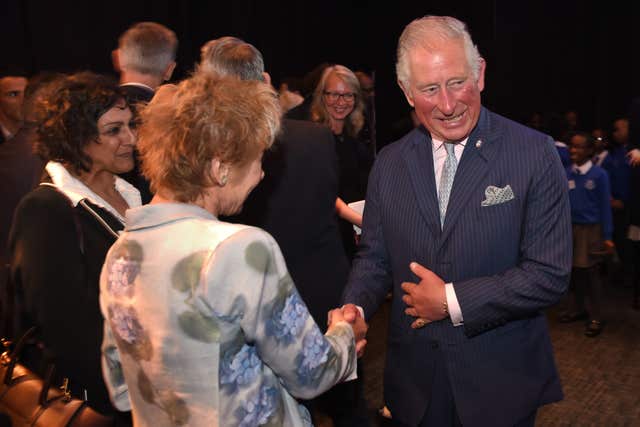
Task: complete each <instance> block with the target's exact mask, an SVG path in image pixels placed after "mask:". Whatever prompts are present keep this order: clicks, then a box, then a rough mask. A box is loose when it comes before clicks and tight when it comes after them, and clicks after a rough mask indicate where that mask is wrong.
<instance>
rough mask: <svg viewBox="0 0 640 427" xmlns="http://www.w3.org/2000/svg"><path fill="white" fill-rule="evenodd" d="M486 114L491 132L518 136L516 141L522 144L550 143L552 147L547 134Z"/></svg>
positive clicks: (492, 114)
mask: <svg viewBox="0 0 640 427" xmlns="http://www.w3.org/2000/svg"><path fill="white" fill-rule="evenodd" d="M487 113H488V115H489V119H490V123H491V124H490V126H491V128H492V130H493V131H495V132H497V133H502V134H505V133H506V134H507V135H514V134H515V135H518V136H520V138H518V139H517V140H518V141H522V142H523V143H530V142H533V143H544V144H549V143H552V145H553V142H554V141H553V138H551V136H549V135H547V134H544V133H542V132H540V131H538V130H535V129H532V128H530V127H528V126H525V125H523V124H522V123H518V122H516V121H514V120H511V119H509V118H507V117H504V116H502V115H500V114H497V113H494V112H492V111H489V110H487Z"/></svg>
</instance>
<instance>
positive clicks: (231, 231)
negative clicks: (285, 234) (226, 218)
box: [216, 222, 278, 257]
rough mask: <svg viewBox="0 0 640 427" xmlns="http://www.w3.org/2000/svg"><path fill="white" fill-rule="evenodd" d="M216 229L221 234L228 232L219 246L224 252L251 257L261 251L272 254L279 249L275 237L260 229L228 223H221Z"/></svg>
mask: <svg viewBox="0 0 640 427" xmlns="http://www.w3.org/2000/svg"><path fill="white" fill-rule="evenodd" d="M216 227H219V232H223V233H225V232H226V236H225V238H224V240H222V242H221V243H220V246H219V249H221V250H224V251H231V252H233V253H236V254H244V256H245V257H250V256H253V255H255V253H256V252H260V251H263V252H269V253H271V252H273V251H274V248H276V247H278V244H277V243H276V241H275V239H274V238H273V236H271V234H269V233H268V232H266V231H265V230H263V229H261V228H259V227H253V226H249V225H244V224H232V223H227V222H220V223H218V225H216Z"/></svg>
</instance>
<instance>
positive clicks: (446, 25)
mask: <svg viewBox="0 0 640 427" xmlns="http://www.w3.org/2000/svg"><path fill="white" fill-rule="evenodd" d="M443 40H461V41H462V43H463V45H464V51H465V54H466V57H467V62H468V64H469V67H470V68H471V72H472V74H473V77H474V78H475V79H476V80H477V79H478V76H479V75H480V67H481V64H482V56H481V55H480V52H479V51H478V47H477V46H476V45H475V44H473V40H471V35H470V34H469V31H468V30H467V26H466V25H465V23H464V22H462V21H460V20H458V19H456V18H453V17H451V16H425V17H423V18H420V19H416V20H414V21H413V22H411V23H410V24H409V25H407V26H406V27H405V29H404V31H403V32H402V35H401V36H400V40H399V41H398V51H397V57H398V60H397V62H396V74H397V76H398V80H399V81H400V82H401V83H402V84H403V86H404V87H405V88H408V87H409V80H410V77H411V76H410V72H409V54H410V52H411V51H412V50H413V49H414V48H416V47H421V48H425V49H427V50H429V49H431V48H432V47H433V46H435V45H436V43H438V42H441V41H443Z"/></svg>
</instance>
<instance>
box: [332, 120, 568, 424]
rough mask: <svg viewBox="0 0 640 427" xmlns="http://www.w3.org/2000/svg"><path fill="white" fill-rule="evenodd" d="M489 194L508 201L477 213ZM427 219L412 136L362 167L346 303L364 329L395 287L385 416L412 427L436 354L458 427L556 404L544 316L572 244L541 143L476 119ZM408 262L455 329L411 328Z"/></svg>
mask: <svg viewBox="0 0 640 427" xmlns="http://www.w3.org/2000/svg"><path fill="white" fill-rule="evenodd" d="M479 141H480V142H479ZM491 185H493V186H496V187H500V188H502V187H505V186H506V185H509V186H511V188H512V190H513V192H514V195H515V197H514V198H513V199H512V200H510V201H508V202H505V203H501V204H497V205H493V206H486V207H485V206H482V204H481V203H482V201H483V200H484V199H485V189H486V188H487V187H488V186H491ZM438 212H439V211H438V198H437V193H436V187H435V176H434V171H433V154H432V144H431V137H430V135H429V133H428V132H427V131H426V130H425V129H424V128H419V129H416V130H414V131H412V132H411V133H409V134H408V135H406V136H405V137H404V138H402V139H401V140H399V141H397V142H395V143H394V144H391V145H390V146H388V147H386V148H385V149H384V150H382V152H381V153H380V154H379V156H378V159H377V161H376V164H375V165H374V167H373V170H372V172H371V176H370V178H369V187H368V193H367V203H366V208H365V212H364V224H363V230H364V231H363V235H362V240H361V243H360V249H359V252H358V255H357V257H356V259H355V260H354V265H353V268H352V271H351V274H350V278H349V283H348V286H347V289H346V291H345V294H344V301H345V302H351V303H355V304H358V305H360V306H362V307H363V308H364V311H365V315H366V317H367V318H369V317H370V316H371V315H373V313H374V312H375V311H376V309H377V308H378V306H379V305H380V304H381V302H382V301H383V298H384V296H385V294H387V292H389V291H390V290H393V302H392V309H391V316H390V320H389V322H390V324H389V337H388V350H387V363H386V369H385V399H386V400H385V401H386V403H387V404H388V405H389V407H390V409H391V411H392V413H393V416H394V417H395V418H398V419H399V420H400V421H403V422H405V423H407V424H409V425H416V424H418V423H419V421H420V420H421V418H422V417H423V415H424V413H425V410H426V409H427V406H428V403H429V396H430V395H431V393H432V390H431V387H430V386H431V377H432V370H433V369H434V366H435V365H434V357H433V355H434V352H436V351H441V352H442V353H443V355H444V359H445V361H446V369H447V374H448V377H449V379H450V383H451V385H452V389H453V394H454V399H455V403H456V407H457V411H458V415H459V417H460V420H461V421H462V423H463V424H464V425H465V426H467V425H469V426H474V425H477V426H492V427H493V426H511V425H513V424H514V423H515V422H517V421H518V420H520V419H522V418H523V417H524V416H526V415H528V414H530V413H531V412H532V411H533V410H535V409H536V408H537V407H538V406H540V405H542V404H545V403H549V402H553V401H557V400H560V399H561V398H562V390H561V387H560V381H559V378H558V374H557V371H556V368H555V362H554V358H553V352H552V347H551V343H550V340H549V335H548V330H547V324H546V320H545V317H544V315H543V310H544V309H545V308H547V307H549V306H551V305H553V304H554V303H556V302H557V301H558V299H559V298H560V297H561V296H562V294H563V293H564V292H565V291H566V289H567V284H568V278H569V272H570V268H571V250H572V243H571V218H570V212H569V204H568V197H567V180H566V177H565V175H564V171H563V169H562V166H561V163H560V159H559V157H558V153H557V151H556V149H555V147H554V144H553V141H552V139H551V138H549V137H548V136H545V135H543V134H541V133H538V132H536V131H533V130H532V129H529V128H526V127H524V126H521V125H519V124H517V123H515V122H512V121H510V120H507V119H505V118H504V117H501V116H499V115H497V114H494V113H492V112H490V111H488V110H486V109H484V108H483V109H482V112H481V114H480V118H479V121H478V124H477V126H476V128H475V129H474V130H473V132H472V133H471V135H470V137H469V142H468V143H467V144H466V147H465V149H464V152H463V155H462V157H461V159H460V161H459V166H458V169H457V172H456V176H455V179H454V183H453V188H452V190H451V196H450V199H449V206H448V208H447V216H446V219H445V223H444V227H443V228H442V229H441V227H440V220H439V213H438ZM411 261H417V262H419V263H420V264H422V265H424V266H425V267H427V268H429V269H431V270H432V271H434V272H435V273H436V274H437V275H439V276H440V277H441V278H442V279H443V280H444V281H445V282H452V283H453V285H454V289H455V292H456V295H457V298H458V301H459V303H460V307H461V309H462V314H463V317H464V326H459V327H454V326H453V325H452V323H451V320H450V319H448V318H447V319H444V320H442V321H439V322H435V323H431V324H429V325H427V326H426V327H424V328H422V329H416V330H413V329H411V328H410V324H411V322H412V320H413V318H410V317H409V316H407V315H405V314H404V309H405V308H406V305H405V304H404V303H403V302H402V300H401V298H402V295H403V292H402V289H401V288H400V284H401V283H402V282H403V281H413V282H417V281H418V279H417V277H416V276H414V275H413V273H411V271H410V270H409V263H410V262H411ZM437 392H438V390H433V393H437Z"/></svg>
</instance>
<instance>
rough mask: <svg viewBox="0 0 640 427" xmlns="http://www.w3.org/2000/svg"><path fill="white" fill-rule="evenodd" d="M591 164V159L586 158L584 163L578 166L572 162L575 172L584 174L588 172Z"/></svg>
mask: <svg viewBox="0 0 640 427" xmlns="http://www.w3.org/2000/svg"><path fill="white" fill-rule="evenodd" d="M592 166H593V162H591V160H587V162H586V163H584V164H583V165H582V166H578V165H576V164H575V163H574V164H573V171H574V172H576V173H578V172H579V173H580V175H586V174H587V172H589V170H590V169H591V167H592Z"/></svg>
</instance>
